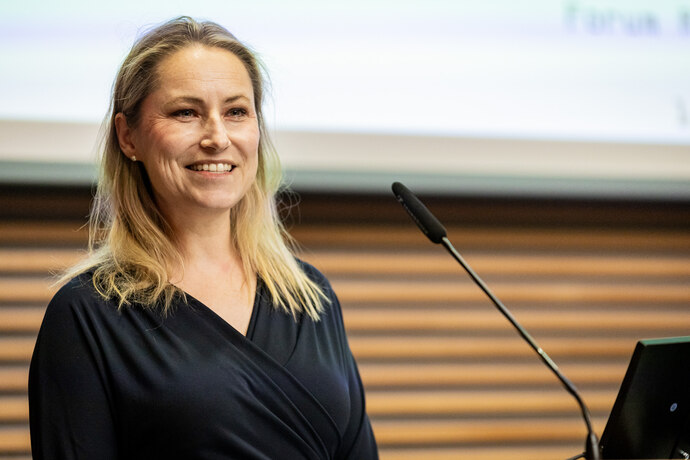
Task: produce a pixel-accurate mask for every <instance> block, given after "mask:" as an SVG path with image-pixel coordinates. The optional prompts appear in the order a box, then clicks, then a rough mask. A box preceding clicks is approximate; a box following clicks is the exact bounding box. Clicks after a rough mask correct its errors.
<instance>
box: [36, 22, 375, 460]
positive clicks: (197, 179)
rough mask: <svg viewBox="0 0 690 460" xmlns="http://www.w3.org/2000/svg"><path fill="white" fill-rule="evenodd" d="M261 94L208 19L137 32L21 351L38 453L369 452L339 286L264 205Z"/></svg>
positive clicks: (230, 42) (258, 78) (251, 69)
mask: <svg viewBox="0 0 690 460" xmlns="http://www.w3.org/2000/svg"><path fill="white" fill-rule="evenodd" d="M262 96H263V92H262V75H261V71H260V69H259V66H258V64H257V61H256V59H255V58H254V56H253V55H252V53H251V52H250V51H249V50H248V49H247V48H246V47H245V46H243V45H242V44H241V43H240V42H238V41H237V40H236V39H235V38H234V37H233V36H232V35H231V34H230V33H229V32H228V31H227V30H225V29H223V28H222V27H220V26H218V25H216V24H214V23H209V22H205V23H199V22H196V21H194V20H193V19H190V18H186V17H183V18H179V19H176V20H173V21H171V22H169V23H166V24H163V25H162V26H160V27H158V28H156V29H153V30H151V31H150V32H148V33H147V34H145V35H144V36H143V37H142V38H140V39H139V40H138V41H137V42H136V43H135V44H134V46H133V48H132V50H131V52H130V54H129V56H128V57H127V58H126V59H125V61H124V63H123V65H122V67H121V69H120V71H119V74H118V76H117V79H116V81H115V86H114V89H113V96H112V104H111V111H110V115H109V116H108V118H107V119H106V126H107V129H106V130H104V133H105V134H104V142H103V149H102V150H103V159H102V167H101V177H100V182H99V185H98V192H97V196H96V200H95V204H94V209H93V213H92V216H91V239H90V248H91V251H90V257H89V258H88V259H87V260H86V261H85V262H83V263H82V264H80V265H79V266H77V267H75V268H74V269H73V270H72V271H70V273H69V274H68V275H66V276H65V279H69V281H68V282H67V284H66V285H65V286H63V287H62V288H61V289H60V290H59V292H58V293H57V294H56V295H55V297H54V298H53V300H52V301H51V303H50V304H49V306H48V309H47V311H46V315H45V318H44V321H43V324H42V326H41V330H40V332H39V336H38V340H37V343H36V348H35V350H34V355H33V358H32V361H31V369H30V374H29V402H30V424H31V444H32V451H33V455H34V458H36V459H42V458H51V459H52V458H61V459H62V458H64V459H73V458H75V459H76V458H79V459H91V458H94V459H111V458H120V459H138V458H141V459H155V458H165V459H171V458H184V459H221V458H222V459H228V458H233V459H234V458H237V459H331V458H333V459H358V460H359V459H371V458H377V453H376V444H375V441H374V438H373V435H372V432H371V427H370V424H369V421H368V418H367V415H366V412H365V409H364V394H363V389H362V385H361V382H360V379H359V376H358V372H357V368H356V364H355V362H354V359H353V357H352V354H351V352H350V350H349V347H348V345H347V340H346V337H345V331H344V328H343V323H342V318H341V312H340V307H339V304H338V300H337V298H336V297H335V295H334V293H333V291H332V290H331V287H330V285H329V284H328V282H327V280H326V279H325V278H324V277H323V275H321V274H320V273H319V272H318V271H317V270H316V269H314V268H313V267H311V266H309V265H307V264H305V263H302V262H300V261H298V260H296V259H295V258H294V256H293V255H292V254H291V252H290V251H289V250H288V248H287V246H286V243H285V235H284V231H283V229H282V227H281V225H280V223H279V221H278V219H277V216H276V209H275V201H274V195H275V193H276V191H277V188H278V185H279V180H280V179H279V176H278V174H279V165H278V162H277V159H276V157H275V155H274V153H273V151H272V149H271V145H270V142H269V140H268V138H267V134H266V130H265V127H264V122H263V117H262V114H261V103H262Z"/></svg>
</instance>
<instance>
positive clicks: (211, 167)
mask: <svg viewBox="0 0 690 460" xmlns="http://www.w3.org/2000/svg"><path fill="white" fill-rule="evenodd" d="M189 169H191V170H192V171H209V172H226V171H232V165H231V164H228V163H210V164H209V163H204V164H199V165H192V166H190V167H189Z"/></svg>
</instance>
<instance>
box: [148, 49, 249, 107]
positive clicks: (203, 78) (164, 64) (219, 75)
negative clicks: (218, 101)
mask: <svg viewBox="0 0 690 460" xmlns="http://www.w3.org/2000/svg"><path fill="white" fill-rule="evenodd" d="M156 74H157V75H156V82H157V85H156V86H157V88H156V90H164V91H166V90H167V91H175V90H185V89H188V88H190V87H192V86H196V87H198V86H200V85H202V86H203V85H212V86H214V87H225V88H227V89H228V90H232V91H242V92H249V93H250V94H251V93H252V91H253V85H252V81H251V78H250V77H249V73H248V72H247V69H246V67H245V65H244V63H243V62H242V61H241V60H240V59H239V58H238V57H237V56H235V55H234V54H233V53H231V52H230V51H227V50H225V49H223V48H215V47H214V48H212V47H207V46H202V45H192V46H187V47H185V48H182V49H181V50H179V51H176V52H174V53H173V54H171V55H170V56H168V57H166V58H165V59H163V60H162V61H161V62H160V63H159V64H158V66H157V68H156ZM247 96H249V95H247Z"/></svg>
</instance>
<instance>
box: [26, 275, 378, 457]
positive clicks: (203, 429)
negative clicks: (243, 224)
mask: <svg viewBox="0 0 690 460" xmlns="http://www.w3.org/2000/svg"><path fill="white" fill-rule="evenodd" d="M304 268H305V271H306V272H307V273H308V274H309V276H310V277H311V278H312V279H314V280H315V281H316V282H317V283H319V284H320V285H321V286H323V287H324V289H325V292H326V293H327V294H328V296H329V297H330V299H331V305H328V306H326V310H325V312H324V313H323V314H322V316H321V320H320V321H316V322H315V321H312V320H311V319H309V318H308V317H306V316H298V317H297V318H293V317H292V316H291V315H289V314H287V313H285V312H283V311H280V310H277V309H275V308H274V307H273V305H272V303H271V301H270V298H269V297H268V294H267V291H266V289H265V288H264V286H263V284H262V282H261V280H259V282H258V285H257V293H256V299H255V302H254V309H253V312H252V317H251V320H250V324H249V329H248V331H247V336H246V337H245V336H243V335H242V334H241V333H239V332H238V331H237V330H235V329H234V328H233V327H232V326H230V325H229V324H228V323H227V322H225V321H224V320H223V319H222V318H220V317H219V316H217V315H216V314H215V313H214V312H213V311H212V310H210V309H209V308H208V307H206V306H205V305H203V304H202V303H201V302H199V301H197V300H196V299H194V298H192V297H190V296H188V297H187V299H188V300H187V303H184V301H183V300H182V299H180V300H179V301H178V302H176V305H175V306H174V310H173V311H172V313H170V314H169V315H168V316H167V317H165V318H164V317H162V316H161V315H160V313H159V311H158V310H153V309H145V308H141V307H137V306H131V307H125V308H124V309H122V310H121V311H118V310H117V307H116V304H115V303H114V302H112V301H106V300H104V299H102V298H101V297H99V296H98V295H97V294H96V292H95V291H94V289H93V286H92V283H91V278H90V276H89V275H84V276H81V277H78V278H75V279H74V280H72V281H71V282H70V283H68V284H67V285H66V286H64V287H63V288H62V289H60V291H59V292H58V293H57V294H56V295H55V297H54V298H53V300H52V301H51V302H50V304H49V305H48V308H47V311H46V314H45V318H44V320H43V324H42V326H41V329H40V332H39V335H38V340H37V343H36V348H35V350H34V354H33V358H32V360H31V368H30V372H29V408H30V425H31V446H32V451H33V456H34V458H35V459H99V460H106V459H128V460H129V459H178V458H179V459H200V460H201V459H204V460H206V459H289V460H292V459H295V460H299V459H357V460H367V459H376V458H378V454H377V450H376V443H375V441H374V437H373V434H372V431H371V427H370V424H369V419H368V417H367V415H366V412H365V408H364V393H363V389H362V384H361V381H360V379H359V375H358V372H357V367H356V364H355V362H354V359H353V357H352V354H351V352H350V349H349V347H348V344H347V339H346V336H345V330H344V327H343V322H342V316H341V310H340V305H339V303H338V300H337V298H336V296H335V294H334V293H333V291H332V290H331V288H330V285H329V284H328V281H326V279H325V278H324V277H323V275H321V274H320V273H319V272H318V271H317V270H316V269H314V268H313V267H311V266H309V265H306V264H305V266H304Z"/></svg>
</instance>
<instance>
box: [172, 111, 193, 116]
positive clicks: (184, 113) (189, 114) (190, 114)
mask: <svg viewBox="0 0 690 460" xmlns="http://www.w3.org/2000/svg"><path fill="white" fill-rule="evenodd" d="M173 116H176V117H180V118H190V117H193V116H194V110H192V109H182V110H177V111H175V112H174V113H173Z"/></svg>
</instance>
